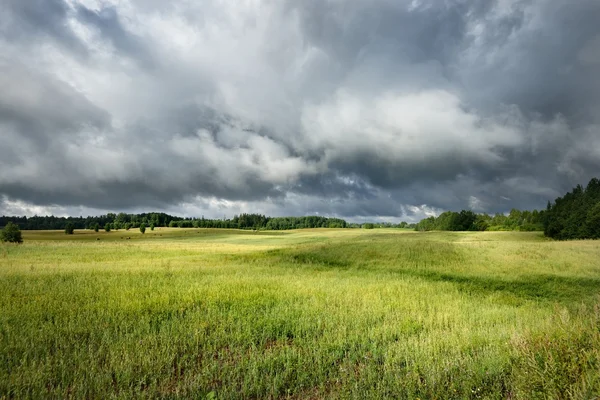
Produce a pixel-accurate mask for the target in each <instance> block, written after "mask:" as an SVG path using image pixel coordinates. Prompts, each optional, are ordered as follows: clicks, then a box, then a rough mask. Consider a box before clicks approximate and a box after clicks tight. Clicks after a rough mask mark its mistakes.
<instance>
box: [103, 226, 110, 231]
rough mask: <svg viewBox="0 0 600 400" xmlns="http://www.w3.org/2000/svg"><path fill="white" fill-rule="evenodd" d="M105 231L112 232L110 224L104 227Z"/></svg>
mask: <svg viewBox="0 0 600 400" xmlns="http://www.w3.org/2000/svg"><path fill="white" fill-rule="evenodd" d="M104 230H105V231H106V232H110V224H106V225H104Z"/></svg>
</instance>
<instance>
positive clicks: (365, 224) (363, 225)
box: [362, 222, 375, 229]
mask: <svg viewBox="0 0 600 400" xmlns="http://www.w3.org/2000/svg"><path fill="white" fill-rule="evenodd" d="M362 228H363V229H373V228H375V225H373V224H372V223H370V222H366V223H364V224H362Z"/></svg>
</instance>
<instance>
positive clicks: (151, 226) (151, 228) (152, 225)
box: [150, 223, 154, 231]
mask: <svg viewBox="0 0 600 400" xmlns="http://www.w3.org/2000/svg"><path fill="white" fill-rule="evenodd" d="M150 230H151V231H153V230H154V223H151V224H150Z"/></svg>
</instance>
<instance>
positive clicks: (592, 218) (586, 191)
mask: <svg viewBox="0 0 600 400" xmlns="http://www.w3.org/2000/svg"><path fill="white" fill-rule="evenodd" d="M544 216H545V217H544V234H545V235H546V236H548V237H551V238H554V239H559V240H566V239H600V180H598V178H593V179H591V180H590V182H589V183H588V185H587V186H586V187H585V188H583V187H582V186H581V185H577V186H576V187H574V188H573V190H572V191H570V192H568V193H567V194H565V195H564V196H563V197H558V198H557V199H556V200H554V202H553V203H550V202H549V203H548V206H547V208H546V212H545V214H544Z"/></svg>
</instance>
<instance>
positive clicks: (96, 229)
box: [94, 222, 100, 232]
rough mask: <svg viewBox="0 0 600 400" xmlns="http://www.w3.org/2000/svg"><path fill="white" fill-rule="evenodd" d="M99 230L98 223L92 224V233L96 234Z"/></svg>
mask: <svg viewBox="0 0 600 400" xmlns="http://www.w3.org/2000/svg"><path fill="white" fill-rule="evenodd" d="M99 230H100V225H98V223H97V222H96V223H95V224H94V232H98V231H99Z"/></svg>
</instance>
